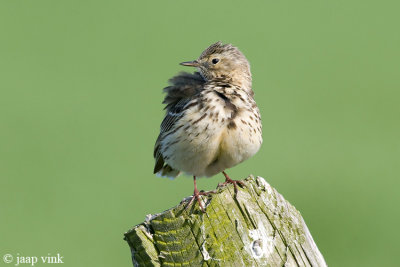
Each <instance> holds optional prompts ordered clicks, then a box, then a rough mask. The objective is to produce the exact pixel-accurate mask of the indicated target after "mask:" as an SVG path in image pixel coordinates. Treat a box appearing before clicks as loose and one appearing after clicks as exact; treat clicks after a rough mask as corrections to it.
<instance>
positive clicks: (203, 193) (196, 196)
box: [185, 188, 216, 213]
mask: <svg viewBox="0 0 400 267" xmlns="http://www.w3.org/2000/svg"><path fill="white" fill-rule="evenodd" d="M214 193H216V191H215V190H214V191H199V190H197V188H195V189H194V192H193V196H191V198H190V201H189V203H188V204H187V205H186V207H185V210H186V209H188V208H189V207H190V205H192V203H193V201H194V200H195V199H196V200H197V202H198V203H199V207H200V209H201V211H202V212H203V213H205V212H206V211H205V209H204V207H203V204H202V203H201V198H200V196H208V195H211V194H214Z"/></svg>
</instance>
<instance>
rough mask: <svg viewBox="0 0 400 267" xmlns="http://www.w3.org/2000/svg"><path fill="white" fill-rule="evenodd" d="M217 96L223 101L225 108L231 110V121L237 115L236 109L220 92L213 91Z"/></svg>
mask: <svg viewBox="0 0 400 267" xmlns="http://www.w3.org/2000/svg"><path fill="white" fill-rule="evenodd" d="M214 92H215V94H216V95H217V96H219V97H220V98H221V99H223V100H224V102H225V106H226V107H227V108H228V109H230V110H232V113H231V119H234V118H235V117H236V115H237V113H238V108H237V107H236V106H235V105H234V104H233V103H232V102H231V100H230V99H229V98H228V97H227V96H226V95H224V94H223V93H221V92H218V91H214Z"/></svg>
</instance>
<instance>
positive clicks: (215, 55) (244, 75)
mask: <svg viewBox="0 0 400 267" xmlns="http://www.w3.org/2000/svg"><path fill="white" fill-rule="evenodd" d="M181 65H183V66H191V67H197V68H198V69H199V71H200V73H201V75H202V76H203V77H204V78H205V79H206V80H207V81H212V80H215V79H222V80H227V81H228V82H230V83H233V84H235V85H238V86H242V87H246V88H249V89H250V88H251V73H250V64H249V62H248V61H247V59H246V57H245V56H244V55H243V53H242V52H240V50H239V49H238V48H237V47H234V46H233V45H231V44H222V43H221V42H217V43H215V44H212V45H210V46H209V47H208V48H207V49H206V50H204V51H203V53H201V55H200V57H199V58H198V59H196V60H193V61H187V62H182V63H181Z"/></svg>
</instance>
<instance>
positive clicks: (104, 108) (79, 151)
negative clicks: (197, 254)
mask: <svg viewBox="0 0 400 267" xmlns="http://www.w3.org/2000/svg"><path fill="white" fill-rule="evenodd" d="M399 8H400V5H399V4H395V2H394V1H393V3H390V2H386V1H376V2H375V1H373V2H372V1H371V2H368V1H329V2H328V1H306V2H304V1H303V2H299V1H253V2H249V1H247V2H244V1H242V2H239V1H197V2H190V1H163V2H161V1H160V2H158V3H156V2H153V1H151V2H150V1H149V2H148V3H144V1H141V2H139V1H121V0H120V1H99V0H97V1H71V0H69V1H66V0H61V1H50V0H46V1H42V0H37V1H5V0H3V1H1V2H0V29H1V35H0V127H1V128H0V176H1V177H0V178H1V179H0V214H1V215H0V216H1V220H0V254H1V256H3V255H4V254H6V253H9V254H12V255H14V256H18V253H19V256H43V255H44V256H46V255H48V253H50V254H51V255H56V254H57V253H60V254H61V255H62V256H64V261H65V263H64V265H63V266H74V267H75V266H132V265H131V259H130V251H129V249H128V246H127V244H126V243H125V242H124V241H123V240H122V237H123V233H124V232H125V231H126V230H128V229H129V228H130V227H132V226H133V225H135V224H137V223H140V222H141V221H143V220H144V217H145V215H146V214H149V213H156V212H161V211H163V210H165V209H168V208H170V207H172V206H174V205H175V204H177V203H178V202H179V201H180V200H181V199H183V198H184V197H185V196H188V195H190V194H191V193H192V190H193V187H192V180H191V179H190V178H187V177H181V178H179V179H177V180H174V181H171V180H168V179H161V178H157V177H155V176H154V175H153V174H152V170H153V158H152V152H153V144H154V141H155V139H156V137H157V135H158V130H159V125H160V122H161V119H162V116H163V111H162V108H163V106H162V105H161V101H162V98H163V95H162V93H161V90H162V88H163V87H164V86H166V85H167V83H166V82H167V80H168V78H170V77H171V76H172V75H174V74H176V73H177V72H179V71H182V70H189V69H185V68H184V67H182V66H179V65H178V63H179V62H181V61H185V60H192V59H195V58H196V57H197V56H198V55H199V54H200V53H201V52H202V50H203V49H204V48H206V47H207V46H208V45H209V44H211V43H212V42H215V41H217V40H221V41H223V42H230V43H233V44H234V45H237V46H238V47H239V48H240V49H241V50H242V51H243V52H244V53H245V55H246V56H247V57H248V59H249V60H250V62H251V64H252V72H253V77H254V84H253V85H254V91H255V93H256V100H257V103H258V105H259V107H260V109H261V113H262V118H263V124H264V134H263V136H264V144H263V147H262V149H261V150H260V152H259V153H258V154H257V155H256V156H255V157H254V158H252V159H250V160H248V161H247V162H245V163H243V164H241V165H239V166H237V167H235V168H233V169H231V170H229V174H230V175H231V177H234V178H236V179H238V178H245V177H246V176H247V175H248V174H250V173H252V174H254V175H259V176H263V177H265V178H266V179H267V181H268V182H269V183H270V184H272V185H273V186H274V187H276V188H277V189H278V190H279V192H281V193H282V194H283V195H284V196H285V197H286V198H287V199H288V200H289V201H291V203H292V204H293V205H295V206H296V207H297V209H299V210H300V211H301V212H302V214H303V216H304V218H305V220H306V222H307V224H308V226H309V228H310V230H311V232H312V234H313V237H314V239H315V241H316V243H317V245H318V246H319V248H320V250H321V252H322V254H323V255H324V256H325V259H326V261H327V263H328V264H329V265H330V266H394V265H396V263H397V260H395V258H396V257H395V255H396V254H397V253H398V250H399V248H400V247H399V245H398V240H399V238H400V234H399V231H398V225H399V219H400V214H399V213H400V212H399V210H400V209H399V206H398V205H399V204H400V194H399V186H400V182H399V174H400V167H399V165H400V164H399V156H400V151H399V150H400V140H399V132H400V131H399V130H400V125H399V118H400V109H399V98H400V93H399V89H400V82H399V81H400V79H399V74H400V67H399V65H400V64H399V62H400V53H399V47H400V37H399V36H400V34H399V25H400V19H399V15H398V10H399ZM221 181H223V177H222V175H220V176H216V177H214V178H212V179H202V180H200V181H199V187H200V188H202V189H212V188H214V187H215V186H216V185H217V183H218V182H221ZM0 262H1V263H0V265H2V266H3V265H4V266H5V265H6V264H5V263H4V262H3V261H0ZM10 265H11V264H9V265H7V266H10ZM42 266H43V264H42Z"/></svg>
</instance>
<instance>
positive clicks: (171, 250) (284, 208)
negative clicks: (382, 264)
mask: <svg viewBox="0 0 400 267" xmlns="http://www.w3.org/2000/svg"><path fill="white" fill-rule="evenodd" d="M245 184H246V188H243V189H242V188H239V192H238V197H237V198H234V197H233V196H234V192H233V187H232V186H231V185H229V186H226V187H224V188H221V189H219V190H218V193H216V194H214V195H212V196H210V197H208V198H207V197H204V198H203V200H204V206H205V207H207V208H206V211H207V212H206V213H204V214H203V213H202V212H201V211H200V210H199V208H198V206H197V205H196V207H191V208H189V209H188V210H185V209H184V208H185V204H186V202H185V203H181V204H179V205H178V206H176V207H174V208H172V209H169V210H167V211H165V212H163V213H160V214H155V215H148V216H147V217H146V220H145V222H143V223H141V224H139V225H137V226H135V227H134V228H133V229H131V230H129V231H128V232H127V233H125V240H126V241H127V242H128V244H129V246H130V248H131V252H132V260H133V265H134V266H327V265H326V263H325V260H324V258H323V257H322V255H321V253H320V252H319V250H318V248H317V246H316V245H315V243H314V240H313V238H312V237H311V234H310V232H309V231H308V228H307V226H306V224H305V222H304V220H303V218H302V217H301V215H300V212H298V211H297V210H296V209H295V208H294V207H293V206H292V205H291V204H290V203H289V202H287V201H286V200H285V199H284V198H283V197H282V195H280V194H279V193H278V192H277V191H276V190H275V189H274V188H272V187H271V186H270V185H269V184H268V183H267V182H266V181H265V180H264V179H263V178H261V177H257V178H254V177H252V176H250V177H249V178H247V179H246V180H245Z"/></svg>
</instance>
